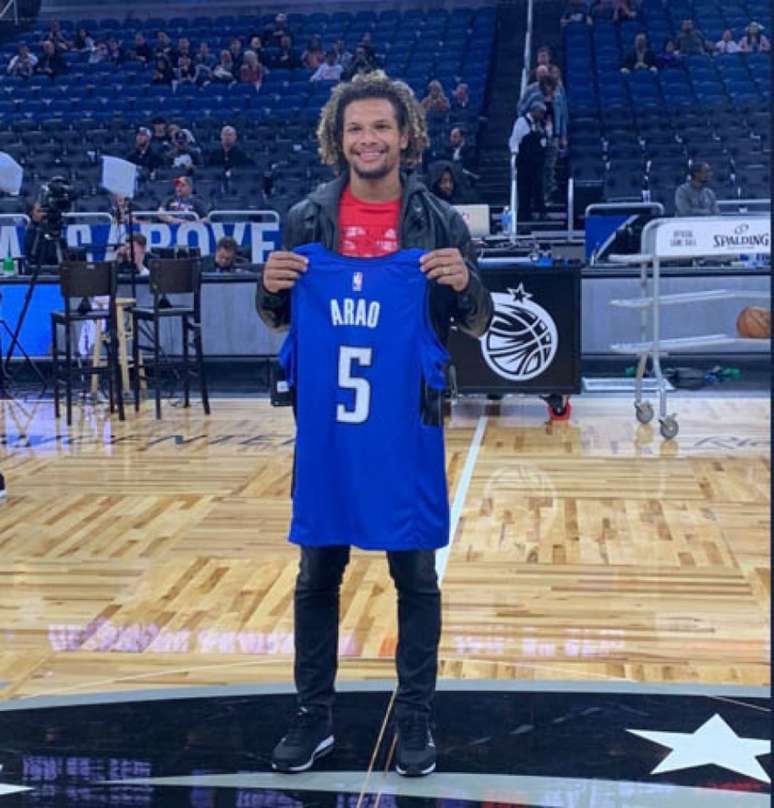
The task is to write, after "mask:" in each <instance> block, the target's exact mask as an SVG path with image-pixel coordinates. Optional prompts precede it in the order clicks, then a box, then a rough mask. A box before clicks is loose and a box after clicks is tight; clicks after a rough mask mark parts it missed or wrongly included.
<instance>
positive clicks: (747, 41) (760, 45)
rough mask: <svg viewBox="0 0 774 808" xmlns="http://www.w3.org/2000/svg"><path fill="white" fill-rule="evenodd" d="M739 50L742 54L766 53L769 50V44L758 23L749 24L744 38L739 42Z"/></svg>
mask: <svg viewBox="0 0 774 808" xmlns="http://www.w3.org/2000/svg"><path fill="white" fill-rule="evenodd" d="M739 50H741V51H742V53H758V52H760V53H768V52H769V51H770V50H771V42H769V39H768V37H766V36H764V34H763V29H762V28H761V26H760V24H759V23H757V22H751V23H750V24H749V25H748V26H747V29H746V30H745V32H744V36H743V37H742V38H741V39H740V40H739Z"/></svg>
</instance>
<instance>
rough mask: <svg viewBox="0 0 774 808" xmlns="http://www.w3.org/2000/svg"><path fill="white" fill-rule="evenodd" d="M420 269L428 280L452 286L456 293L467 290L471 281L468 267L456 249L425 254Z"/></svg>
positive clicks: (451, 248)
mask: <svg viewBox="0 0 774 808" xmlns="http://www.w3.org/2000/svg"><path fill="white" fill-rule="evenodd" d="M420 268H421V270H422V272H424V273H425V276H426V277H427V279H428V280H434V281H438V283H440V284H441V285H443V286H451V288H452V289H454V291H455V292H462V291H463V290H464V289H466V288H467V286H468V281H469V280H470V272H469V271H468V267H467V265H466V264H465V261H464V260H463V259H462V254H461V253H460V251H459V250H458V249H457V248H456V247H450V248H448V249H443V250H432V251H431V252H429V253H425V254H424V255H423V256H422V258H421V259H420Z"/></svg>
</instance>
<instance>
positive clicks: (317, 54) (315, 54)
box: [301, 36, 325, 70]
mask: <svg viewBox="0 0 774 808" xmlns="http://www.w3.org/2000/svg"><path fill="white" fill-rule="evenodd" d="M324 61H325V51H324V50H323V46H322V40H321V39H320V37H319V36H313V37H310V38H309V41H308V42H307V43H306V50H305V51H304V52H303V53H302V54H301V64H303V66H304V67H305V68H307V69H308V70H317V68H318V67H319V66H320V65H321V64H322V63H323V62H324Z"/></svg>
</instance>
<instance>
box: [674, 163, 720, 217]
mask: <svg viewBox="0 0 774 808" xmlns="http://www.w3.org/2000/svg"><path fill="white" fill-rule="evenodd" d="M711 179H712V168H711V167H710V165H709V163H703V162H700V161H698V160H697V161H695V162H694V163H693V165H691V170H690V179H689V180H688V182H684V183H683V184H682V185H680V186H679V187H678V189H677V190H676V191H675V216H719V215H720V209H719V208H718V200H717V198H716V196H715V192H714V191H713V190H712V189H711V188H708V187H707V186H708V184H709V182H710V180H711Z"/></svg>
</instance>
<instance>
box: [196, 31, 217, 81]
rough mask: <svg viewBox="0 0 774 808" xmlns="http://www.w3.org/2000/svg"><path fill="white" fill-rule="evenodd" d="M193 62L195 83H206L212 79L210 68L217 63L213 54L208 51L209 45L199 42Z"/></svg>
mask: <svg viewBox="0 0 774 808" xmlns="http://www.w3.org/2000/svg"><path fill="white" fill-rule="evenodd" d="M193 63H194V68H195V69H196V83H197V84H199V85H201V84H208V83H209V82H210V80H211V79H212V70H213V68H214V67H215V65H216V64H217V59H216V58H215V54H213V53H211V52H210V46H209V45H208V44H207V43H206V42H202V43H200V44H199V50H198V51H196V56H195V57H194V60H193Z"/></svg>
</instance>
